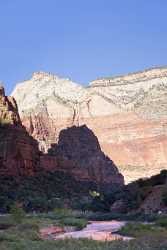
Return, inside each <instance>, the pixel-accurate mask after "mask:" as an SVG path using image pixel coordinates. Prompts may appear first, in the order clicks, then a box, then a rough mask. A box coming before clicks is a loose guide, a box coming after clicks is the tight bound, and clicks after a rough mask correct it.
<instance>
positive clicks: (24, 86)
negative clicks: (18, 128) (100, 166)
mask: <svg viewBox="0 0 167 250" xmlns="http://www.w3.org/2000/svg"><path fill="white" fill-rule="evenodd" d="M12 95H13V96H14V97H15V99H16V100H17V103H18V107H19V112H20V116H21V119H22V121H23V123H24V125H25V126H26V128H27V130H28V132H29V133H30V134H31V135H32V136H33V137H34V138H36V139H37V140H38V141H39V145H40V149H42V150H43V151H44V152H46V151H47V150H48V148H49V147H50V145H51V144H52V143H55V142H57V141H58V137H59V133H60V131H61V130H62V129H64V128H67V127H70V126H73V125H76V126H78V125H83V124H86V125H87V127H89V128H90V129H92V130H93V132H94V133H95V135H96V136H97V137H98V139H99V142H100V146H101V148H102V150H103V151H104V152H105V153H106V154H107V155H108V156H109V157H110V158H111V159H113V160H114V162H115V163H116V165H118V166H119V167H120V171H121V172H122V173H123V175H125V180H126V182H129V181H131V180H134V179H137V178H139V177H145V176H151V175H152V174H156V173H158V172H159V171H160V169H163V168H165V167H166V166H167V98H166V97H167V68H155V69H150V70H146V71H143V72H137V73H132V74H129V75H125V76H118V77H108V78H101V79H97V80H95V81H92V82H91V83H90V85H89V87H87V88H83V87H81V86H79V85H78V84H76V83H74V82H72V81H71V80H69V79H63V78H60V77H58V76H54V75H52V74H47V73H43V72H38V73H34V74H33V76H32V78H31V79H30V80H27V81H24V82H22V83H19V84H18V85H17V86H16V88H15V90H14V92H13V93H12Z"/></svg>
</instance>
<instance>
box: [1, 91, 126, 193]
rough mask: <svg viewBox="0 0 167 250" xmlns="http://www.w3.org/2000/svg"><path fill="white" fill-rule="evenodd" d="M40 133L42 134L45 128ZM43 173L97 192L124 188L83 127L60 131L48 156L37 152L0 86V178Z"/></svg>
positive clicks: (115, 168)
mask: <svg viewBox="0 0 167 250" xmlns="http://www.w3.org/2000/svg"><path fill="white" fill-rule="evenodd" d="M43 122H44V121H43ZM45 122H46V124H47V122H48V121H47V120H46V121H45ZM45 122H44V125H45ZM42 129H43V130H42V131H44V129H45V127H42ZM46 135H47V133H46ZM54 142H55V141H54ZM87 144H88V145H89V147H88V148H87ZM74 148H75V150H74ZM46 171H47V172H48V171H50V172H52V173H53V174H54V173H55V175H56V171H59V172H60V171H61V172H63V174H67V176H71V177H72V178H73V179H75V180H76V181H77V182H76V183H89V185H90V186H89V187H90V188H91V187H94V186H96V187H97V188H99V189H100V190H101V189H105V190H110V189H111V188H113V186H116V187H120V186H122V185H123V184H124V179H123V176H122V175H121V174H120V173H119V172H118V169H117V167H116V166H115V165H114V163H113V162H112V161H111V160H110V159H109V158H108V157H106V156H105V155H104V154H103V152H102V151H101V148H100V145H99V143H98V140H97V138H96V137H95V135H94V134H93V132H92V131H91V130H89V129H88V128H87V127H73V128H70V129H66V130H65V131H61V133H60V136H59V140H58V144H57V145H56V144H54V145H53V144H52V145H50V149H49V152H48V154H45V153H42V152H40V150H39V148H38V143H37V141H36V140H35V139H34V138H33V137H32V136H30V135H29V133H28V132H27V131H26V129H25V127H24V126H23V125H22V122H21V120H20V116H19V114H18V108H17V104H16V101H15V99H14V98H13V97H7V96H6V95H5V91H4V88H3V87H2V86H1V87H0V175H3V176H9V175H10V176H15V177H24V176H35V175H38V173H39V174H40V173H42V172H46ZM61 185H64V183H60V188H61ZM89 187H88V188H89ZM62 188H63V187H62ZM78 191H79V190H78Z"/></svg>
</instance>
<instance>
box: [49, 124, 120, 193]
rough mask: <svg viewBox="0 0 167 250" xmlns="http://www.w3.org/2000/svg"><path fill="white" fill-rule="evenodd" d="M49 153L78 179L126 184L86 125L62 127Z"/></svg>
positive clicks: (107, 184) (102, 184) (101, 184)
mask: <svg viewBox="0 0 167 250" xmlns="http://www.w3.org/2000/svg"><path fill="white" fill-rule="evenodd" d="M48 153H49V154H50V155H54V156H56V159H57V166H58V168H61V170H63V171H65V172H68V173H70V174H71V175H72V176H74V177H75V178H76V179H77V180H81V181H86V182H94V183H96V184H97V186H99V187H100V188H112V187H113V186H114V185H117V186H119V187H120V186H122V185H123V184H124V179H123V176H122V175H121V174H120V173H119V172H118V169H117V167H116V166H115V164H114V163H113V162H112V160H110V159H109V158H108V157H107V156H105V154H104V153H103V152H102V151H101V148H100V145H99V142H98V139H97V137H96V136H95V135H94V133H93V132H92V131H91V130H90V129H89V128H88V127H87V126H86V125H83V126H80V127H76V126H73V127H70V128H67V129H65V130H62V131H61V132H60V136H59V141H58V144H57V145H52V148H51V149H49V152H48Z"/></svg>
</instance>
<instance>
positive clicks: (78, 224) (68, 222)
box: [60, 218, 88, 230]
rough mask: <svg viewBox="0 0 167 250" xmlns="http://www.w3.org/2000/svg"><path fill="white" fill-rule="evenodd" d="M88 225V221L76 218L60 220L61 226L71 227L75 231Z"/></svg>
mask: <svg viewBox="0 0 167 250" xmlns="http://www.w3.org/2000/svg"><path fill="white" fill-rule="evenodd" d="M87 224H88V221H87V220H85V219H77V218H64V219H61V220H60V225H61V226H72V227H75V228H76V229H77V230H81V229H83V228H84V227H86V225H87Z"/></svg>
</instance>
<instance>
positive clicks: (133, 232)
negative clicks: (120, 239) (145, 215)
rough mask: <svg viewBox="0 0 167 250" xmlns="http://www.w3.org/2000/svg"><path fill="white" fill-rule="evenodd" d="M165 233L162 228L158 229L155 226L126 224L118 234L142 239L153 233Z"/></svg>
mask: <svg viewBox="0 0 167 250" xmlns="http://www.w3.org/2000/svg"><path fill="white" fill-rule="evenodd" d="M161 232H162V233H166V236H167V231H166V230H165V229H164V228H162V227H158V226H156V225H155V224H142V223H134V222H133V223H128V224H126V225H125V226H124V227H123V228H122V229H121V230H120V231H119V233H120V234H122V235H125V236H131V237H137V238H138V237H142V236H145V235H147V234H150V233H151V234H153V233H161Z"/></svg>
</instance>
